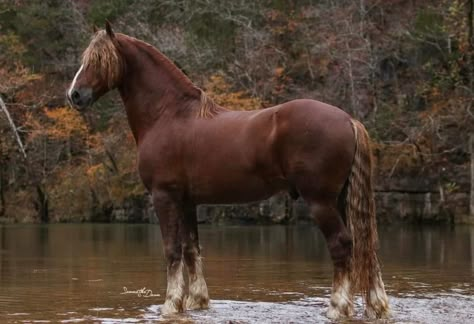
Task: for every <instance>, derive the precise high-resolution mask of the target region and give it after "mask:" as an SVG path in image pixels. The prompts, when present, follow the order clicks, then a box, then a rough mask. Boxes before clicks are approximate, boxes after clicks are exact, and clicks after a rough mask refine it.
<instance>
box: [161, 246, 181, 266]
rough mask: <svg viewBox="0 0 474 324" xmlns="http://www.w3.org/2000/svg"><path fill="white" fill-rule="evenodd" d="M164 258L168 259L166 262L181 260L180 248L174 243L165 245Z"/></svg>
mask: <svg viewBox="0 0 474 324" xmlns="http://www.w3.org/2000/svg"><path fill="white" fill-rule="evenodd" d="M164 252H165V258H166V261H168V264H173V263H175V262H179V261H181V248H180V247H178V246H175V245H174V244H173V245H171V244H169V245H166V246H165V249H164Z"/></svg>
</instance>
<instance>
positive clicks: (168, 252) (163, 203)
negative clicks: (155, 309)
mask: <svg viewBox="0 0 474 324" xmlns="http://www.w3.org/2000/svg"><path fill="white" fill-rule="evenodd" d="M153 204H154V206H155V210H156V213H157V216H158V219H159V221H160V229H161V235H162V238H163V246H164V248H163V249H164V253H165V258H166V261H167V288H166V299H165V304H164V305H163V307H162V309H161V312H162V314H165V315H166V314H173V313H178V312H182V311H183V298H184V286H185V283H184V276H183V260H182V245H181V230H182V220H183V208H182V206H181V205H180V204H179V203H178V202H177V201H176V200H175V199H173V198H172V197H171V196H170V195H169V194H167V193H164V192H153Z"/></svg>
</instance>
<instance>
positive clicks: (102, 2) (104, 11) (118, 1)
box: [88, 0, 133, 26]
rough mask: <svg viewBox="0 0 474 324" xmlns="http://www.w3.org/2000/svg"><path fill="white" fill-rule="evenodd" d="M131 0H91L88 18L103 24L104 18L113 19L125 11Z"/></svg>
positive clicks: (99, 24)
mask: <svg viewBox="0 0 474 324" xmlns="http://www.w3.org/2000/svg"><path fill="white" fill-rule="evenodd" d="M132 3H133V0H93V1H92V3H91V6H90V9H89V15H88V20H89V21H90V22H91V23H93V24H95V25H97V26H103V25H104V22H105V20H110V21H113V20H115V19H116V18H117V17H118V16H120V15H121V14H123V13H125V12H126V11H127V9H129V6H130V5H131V4H132Z"/></svg>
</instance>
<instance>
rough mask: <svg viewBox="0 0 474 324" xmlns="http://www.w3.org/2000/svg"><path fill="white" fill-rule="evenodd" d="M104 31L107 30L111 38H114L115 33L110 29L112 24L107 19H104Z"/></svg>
mask: <svg viewBox="0 0 474 324" xmlns="http://www.w3.org/2000/svg"><path fill="white" fill-rule="evenodd" d="M105 31H106V32H107V35H109V37H110V38H111V39H114V38H115V34H114V32H113V30H112V25H111V24H110V22H109V21H108V20H105Z"/></svg>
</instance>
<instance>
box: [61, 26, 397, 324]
mask: <svg viewBox="0 0 474 324" xmlns="http://www.w3.org/2000/svg"><path fill="white" fill-rule="evenodd" d="M114 88H117V89H118V90H119V92H120V95H121V97H122V100H123V103H124V105H125V109H126V112H127V117H128V122H129V124H130V127H131V129H132V132H133V135H134V138H135V141H136V144H137V148H138V171H139V174H140V177H141V179H142V181H143V183H144V185H145V187H146V188H147V190H149V192H150V193H151V195H152V198H153V204H154V207H155V210H156V214H157V215H158V218H159V223H160V227H161V234H162V237H163V244H164V254H165V257H166V261H167V291H166V300H165V303H164V306H163V307H162V313H163V314H170V313H176V312H182V311H184V310H185V309H200V308H207V307H208V304H209V295H208V290H207V285H206V282H205V280H204V276H203V270H202V261H201V256H200V254H201V253H200V252H201V251H200V247H199V239H198V229H197V221H196V206H197V205H199V204H214V203H243V202H250V201H256V200H261V199H265V198H268V197H270V196H271V195H273V194H275V193H277V192H280V191H288V192H290V194H291V196H292V197H293V198H296V197H298V196H301V197H302V198H303V199H304V200H305V201H306V202H307V203H308V205H309V207H310V210H311V213H312V215H313V217H314V219H315V221H316V224H317V225H318V226H319V228H320V229H321V231H322V233H323V234H324V237H325V239H326V241H327V245H328V248H329V252H330V255H331V258H332V261H333V264H334V280H333V289H332V295H331V300H330V304H329V309H328V313H327V316H328V317H329V318H332V319H337V318H341V317H348V316H351V315H352V313H353V302H352V299H353V295H354V294H355V293H358V292H361V293H362V294H363V297H364V299H365V305H366V310H365V312H366V315H367V316H369V317H371V318H381V317H387V316H388V313H389V306H388V300H387V296H386V294H385V289H384V285H383V282H382V278H381V272H380V267H379V262H378V260H377V255H376V248H377V229H376V220H375V208H374V199H373V191H372V183H371V171H372V170H371V168H372V166H371V152H370V145H369V136H368V134H367V131H366V130H365V128H364V126H363V125H362V124H361V123H360V122H358V121H356V120H354V119H352V118H351V117H350V116H349V115H348V114H347V113H345V112H344V111H342V110H340V109H338V108H336V107H333V106H330V105H327V104H324V103H322V102H318V101H314V100H294V101H290V102H287V103H284V104H281V105H278V106H274V107H270V108H266V109H261V110H254V111H230V110H228V109H225V108H223V107H221V106H219V105H218V104H216V103H214V102H213V101H212V100H211V99H210V98H209V97H208V96H206V94H205V93H204V92H203V91H202V90H201V89H199V88H198V87H196V86H195V85H194V84H193V83H192V82H191V81H190V80H189V79H188V78H187V77H186V76H185V75H184V74H183V73H182V72H181V71H180V70H179V69H178V68H177V67H176V66H175V65H174V64H173V63H172V62H171V61H170V60H169V59H168V58H167V57H165V56H164V55H163V54H162V53H160V52H159V51H158V50H157V49H156V48H154V47H153V46H151V45H149V44H147V43H145V42H143V41H140V40H137V39H135V38H132V37H129V36H126V35H123V34H118V33H117V34H116V33H114V32H113V31H112V28H111V26H110V24H109V23H106V28H105V30H100V31H97V32H95V34H94V36H93V37H92V40H91V42H90V44H89V46H88V47H87V49H86V50H85V52H84V54H83V59H82V65H81V67H80V68H79V70H78V72H77V74H76V76H75V77H74V80H73V81H72V84H71V86H70V88H69V90H68V92H67V97H68V100H69V102H70V103H71V105H72V106H74V107H76V108H77V109H84V108H86V107H87V106H90V105H91V104H92V103H93V102H95V101H96V100H97V99H98V98H100V97H101V96H102V95H103V94H105V93H106V92H108V91H109V90H111V89H114ZM185 266H186V268H187V271H188V274H189V276H188V277H189V284H188V288H189V289H188V290H189V291H185V287H186V285H185V279H184V273H183V272H184V267H185Z"/></svg>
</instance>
